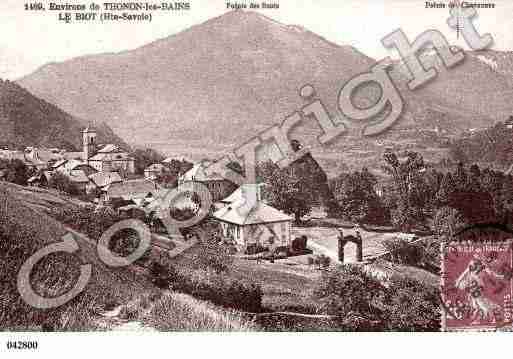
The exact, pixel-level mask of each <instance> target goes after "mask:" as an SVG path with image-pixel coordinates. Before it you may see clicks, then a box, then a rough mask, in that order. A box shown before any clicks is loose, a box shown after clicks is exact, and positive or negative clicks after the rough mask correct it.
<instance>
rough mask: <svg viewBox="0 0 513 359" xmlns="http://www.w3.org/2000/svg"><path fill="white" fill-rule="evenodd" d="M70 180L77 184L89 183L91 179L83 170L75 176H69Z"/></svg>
mask: <svg viewBox="0 0 513 359" xmlns="http://www.w3.org/2000/svg"><path fill="white" fill-rule="evenodd" d="M68 178H69V179H70V180H71V181H72V182H75V183H88V182H89V178H87V175H86V174H85V172H84V171H83V170H80V171H75V172H74V173H73V174H71V175H68Z"/></svg>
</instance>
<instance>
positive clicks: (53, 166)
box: [52, 159, 68, 169]
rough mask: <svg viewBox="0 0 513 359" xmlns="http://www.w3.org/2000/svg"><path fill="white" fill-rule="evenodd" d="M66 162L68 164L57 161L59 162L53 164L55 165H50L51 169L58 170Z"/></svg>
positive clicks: (63, 161)
mask: <svg viewBox="0 0 513 359" xmlns="http://www.w3.org/2000/svg"><path fill="white" fill-rule="evenodd" d="M66 162H68V160H66V159H63V160H59V161H57V162H55V163H54V164H53V165H52V168H53V169H56V168H59V167H61V166H63V165H64V164H65V163H66Z"/></svg>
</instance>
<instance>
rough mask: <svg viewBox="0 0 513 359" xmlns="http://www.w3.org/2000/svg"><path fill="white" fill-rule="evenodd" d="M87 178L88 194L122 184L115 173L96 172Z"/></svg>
mask: <svg viewBox="0 0 513 359" xmlns="http://www.w3.org/2000/svg"><path fill="white" fill-rule="evenodd" d="M88 177H89V181H90V183H89V188H88V192H93V191H94V190H99V191H103V190H104V189H105V188H106V187H107V186H109V185H111V184H113V183H121V182H123V180H122V179H121V176H120V175H119V173H117V172H96V173H93V174H91V175H89V176H88Z"/></svg>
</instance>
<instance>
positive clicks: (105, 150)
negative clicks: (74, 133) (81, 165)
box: [82, 127, 135, 174]
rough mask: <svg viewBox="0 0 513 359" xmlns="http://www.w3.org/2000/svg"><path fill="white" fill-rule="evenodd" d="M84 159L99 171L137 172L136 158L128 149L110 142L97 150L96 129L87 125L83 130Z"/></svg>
mask: <svg viewBox="0 0 513 359" xmlns="http://www.w3.org/2000/svg"><path fill="white" fill-rule="evenodd" d="M82 142H83V151H82V155H83V160H84V162H86V163H87V164H88V165H90V166H91V167H93V168H95V169H96V170H97V171H98V172H112V171H117V172H121V173H126V174H133V173H135V159H134V158H133V157H131V156H130V154H129V153H128V152H127V151H124V150H123V149H121V148H120V147H118V146H117V145H114V144H108V145H105V146H103V147H102V148H101V149H99V150H97V145H96V131H95V130H93V129H92V128H89V127H87V128H86V129H84V130H83V131H82Z"/></svg>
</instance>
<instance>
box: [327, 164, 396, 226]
mask: <svg viewBox="0 0 513 359" xmlns="http://www.w3.org/2000/svg"><path fill="white" fill-rule="evenodd" d="M377 183H378V181H377V179H376V177H375V176H374V175H373V174H372V173H370V172H369V171H368V170H367V169H366V168H364V169H363V170H362V171H361V172H358V171H356V172H353V173H350V174H342V175H340V176H339V177H337V178H335V179H334V180H332V181H331V183H330V185H331V191H332V193H333V197H334V199H335V202H336V208H337V209H338V211H339V212H340V215H341V216H342V217H343V218H345V219H348V220H351V221H354V222H365V223H374V224H385V223H387V222H388V221H389V220H390V217H389V211H388V210H387V209H386V208H385V207H384V204H383V203H382V201H381V199H380V197H379V196H378V195H377V193H376V190H375V187H376V185H377Z"/></svg>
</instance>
